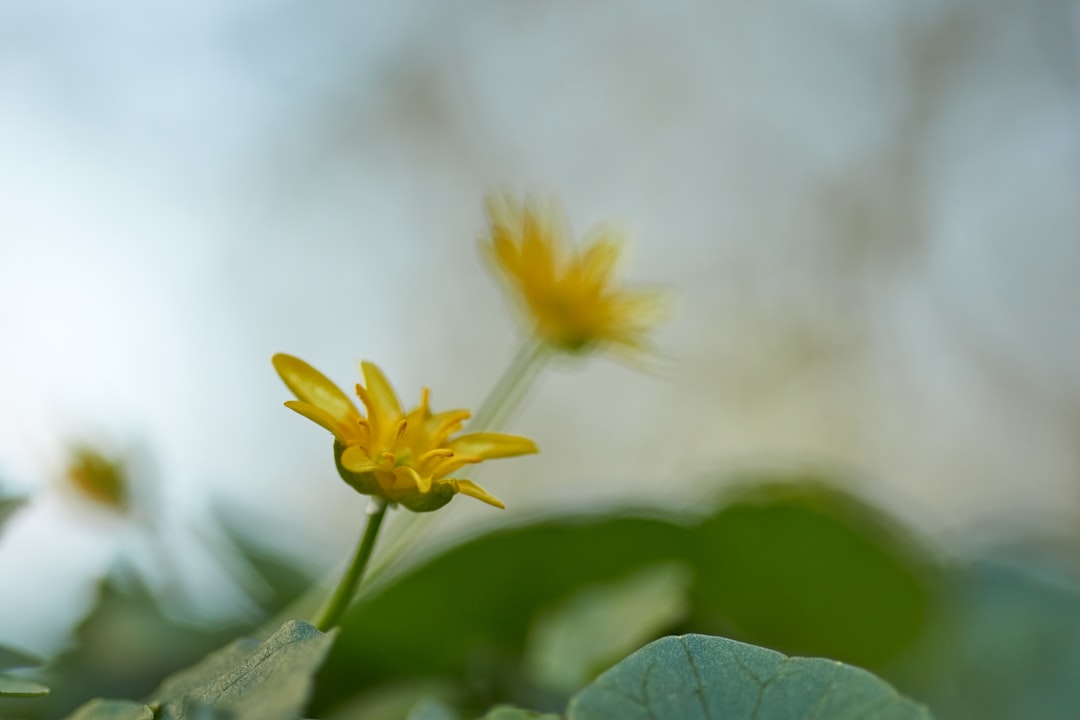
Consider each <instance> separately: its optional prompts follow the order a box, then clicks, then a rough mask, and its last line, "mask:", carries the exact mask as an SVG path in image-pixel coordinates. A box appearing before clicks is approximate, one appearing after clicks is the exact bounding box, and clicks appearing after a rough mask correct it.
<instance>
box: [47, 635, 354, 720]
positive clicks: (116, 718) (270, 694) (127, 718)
mask: <svg viewBox="0 0 1080 720" xmlns="http://www.w3.org/2000/svg"><path fill="white" fill-rule="evenodd" d="M333 640H334V636H333V633H330V634H323V633H321V632H319V631H318V630H316V629H315V628H314V627H312V626H311V625H309V624H308V623H306V622H303V621H301V620H290V621H288V622H286V623H285V624H284V625H282V626H281V628H279V629H278V631H277V632H275V633H274V634H273V635H271V636H270V637H269V638H267V639H266V640H265V641H263V642H259V641H258V640H255V639H253V638H241V639H239V640H235V641H233V642H232V643H230V644H229V645H227V646H226V647H224V648H222V649H221V650H218V651H216V652H213V653H211V654H210V655H208V656H207V657H206V658H204V659H203V660H202V661H200V662H199V663H197V664H196V665H194V666H193V667H190V668H187V669H185V670H182V671H180V672H178V673H176V674H175V675H172V676H171V677H169V678H166V680H165V681H164V682H163V683H162V684H161V687H160V688H158V689H157V690H156V691H154V692H153V693H151V695H150V700H149V701H148V702H147V703H146V705H143V706H140V705H139V704H138V703H133V702H126V701H108V702H101V701H99V700H94V701H91V702H90V703H88V704H87V705H85V706H83V707H82V708H80V709H79V710H78V711H76V713H75V714H74V715H73V716H70V717H69V718H68V720H74V718H80V717H81V718H84V719H85V718H100V720H134V719H136V718H144V717H145V716H146V714H147V710H151V713H150V717H152V718H156V720H181V719H182V718H187V719H188V720H225V719H228V720H294V719H295V718H297V717H299V715H300V714H301V713H302V712H303V710H304V707H305V706H306V705H307V700H308V695H309V694H310V692H311V686H312V684H313V682H314V674H315V669H316V668H318V666H319V665H320V664H321V663H322V660H323V658H324V657H325V656H326V651H327V650H328V649H329V647H330V645H331V644H332V643H333Z"/></svg>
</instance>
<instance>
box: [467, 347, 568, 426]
mask: <svg viewBox="0 0 1080 720" xmlns="http://www.w3.org/2000/svg"><path fill="white" fill-rule="evenodd" d="M547 357H548V348H547V346H546V345H545V344H544V343H543V342H540V341H539V340H537V339H535V338H529V339H528V340H526V341H525V342H524V343H522V345H521V347H520V348H519V349H518V351H517V354H515V355H514V357H513V359H512V360H511V361H510V365H508V366H507V368H506V370H505V371H504V372H503V374H502V376H501V377H500V378H499V380H498V382H496V383H495V387H493V388H491V392H489V393H488V396H487V397H486V398H485V399H484V402H483V403H482V404H481V405H480V407H479V408H477V410H476V414H474V415H473V417H472V419H471V420H470V421H469V424H468V426H467V427H466V430H467V431H468V432H484V431H485V430H488V429H489V428H493V427H499V426H501V425H502V424H503V423H504V422H505V421H506V418H507V416H508V415H509V414H510V413H511V412H512V411H513V410H514V409H515V408H516V407H517V405H518V404H519V403H520V402H521V399H522V398H523V397H524V396H525V393H526V392H527V391H528V389H529V387H530V386H532V383H533V381H534V380H535V379H536V376H537V375H538V374H539V373H540V370H542V369H543V367H544V362H545V361H546V360H547Z"/></svg>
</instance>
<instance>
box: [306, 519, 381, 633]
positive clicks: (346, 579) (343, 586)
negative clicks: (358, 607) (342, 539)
mask: <svg viewBox="0 0 1080 720" xmlns="http://www.w3.org/2000/svg"><path fill="white" fill-rule="evenodd" d="M372 503H373V504H374V506H375V507H374V511H373V512H372V511H370V510H369V515H368V520H367V526H366V527H365V528H364V535H363V537H362V538H361V540H360V546H359V547H358V548H357V549H356V554H355V555H353V559H352V562H350V563H349V567H348V569H346V570H345V574H344V575H343V576H342V577H341V582H339V583H338V586H337V587H336V588H335V589H334V592H333V594H332V595H331V596H330V597H329V598H328V599H327V601H326V604H325V605H323V607H322V609H321V610H319V612H318V614H316V615H315V618H314V619H313V620H312V624H313V625H314V626H315V627H317V628H318V629H319V630H321V631H322V632H326V631H328V630H329V629H330V628H332V627H335V626H336V625H337V624H338V623H339V622H340V621H341V616H342V615H344V614H345V610H346V609H347V608H348V607H349V603H350V602H352V599H353V596H355V595H356V589H357V587H358V586H359V585H360V580H361V578H362V577H363V576H364V568H365V567H367V564H368V560H369V559H371V551H372V550H374V549H375V538H377V537H378V535H379V527H380V526H381V525H382V521H383V518H384V517H385V516H386V508H387V507H389V506H388V505H387V503H386V502H385V501H383V500H372Z"/></svg>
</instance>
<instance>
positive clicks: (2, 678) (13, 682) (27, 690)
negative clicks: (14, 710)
mask: <svg viewBox="0 0 1080 720" xmlns="http://www.w3.org/2000/svg"><path fill="white" fill-rule="evenodd" d="M48 694H49V688H47V687H45V686H44V685H41V684H40V683H36V682H33V681H32V680H25V679H23V678H20V677H13V676H11V675H2V674H0V697H13V698H25V697H38V696H39V695H48Z"/></svg>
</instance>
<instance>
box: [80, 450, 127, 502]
mask: <svg viewBox="0 0 1080 720" xmlns="http://www.w3.org/2000/svg"><path fill="white" fill-rule="evenodd" d="M71 455H72V458H71V463H70V464H69V465H68V468H67V476H68V479H69V480H71V483H72V485H74V486H75V487H77V488H78V489H79V490H80V491H81V492H82V494H83V495H85V496H86V497H88V498H90V499H91V500H93V501H95V502H98V503H101V504H102V505H108V506H109V507H111V508H113V509H114V510H121V511H123V510H127V508H128V503H129V501H130V498H129V497H128V485H127V479H126V477H125V473H124V468H123V467H122V466H121V465H120V463H119V462H114V461H112V460H109V459H108V458H106V457H105V456H104V455H102V454H101V453H99V452H98V451H96V450H92V449H90V448H88V447H78V448H75V449H74V450H73V451H72V453H71Z"/></svg>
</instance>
